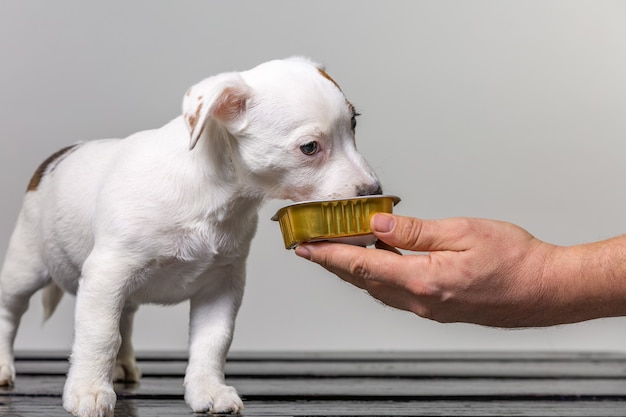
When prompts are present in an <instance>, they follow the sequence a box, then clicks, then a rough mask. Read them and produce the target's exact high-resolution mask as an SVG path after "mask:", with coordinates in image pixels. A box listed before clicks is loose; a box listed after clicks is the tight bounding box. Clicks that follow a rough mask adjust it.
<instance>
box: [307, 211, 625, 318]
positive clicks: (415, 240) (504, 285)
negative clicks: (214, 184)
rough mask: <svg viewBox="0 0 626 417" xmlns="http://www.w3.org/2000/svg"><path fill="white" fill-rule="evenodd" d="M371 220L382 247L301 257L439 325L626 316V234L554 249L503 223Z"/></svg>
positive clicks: (320, 247) (325, 245)
mask: <svg viewBox="0 0 626 417" xmlns="http://www.w3.org/2000/svg"><path fill="white" fill-rule="evenodd" d="M371 227H372V230H373V232H374V234H375V235H376V237H377V238H378V239H379V243H378V244H377V248H376V249H372V248H362V247H357V246H350V245H344V244H340V243H330V242H319V243H306V244H302V245H300V246H298V247H297V248H296V254H297V255H298V256H301V257H303V258H305V259H308V260H310V261H312V262H315V263H318V264H320V265H321V266H323V267H324V268H326V269H327V270H329V271H330V272H333V273H334V274H336V275H337V276H339V277H340V278H341V279H343V280H345V281H347V282H349V283H351V284H353V285H355V286H357V287H359V288H362V289H364V290H366V291H367V292H368V293H370V294H371V295H372V296H373V297H375V298H377V299H379V300H381V301H382V302H384V303H385V304H388V305H390V306H392V307H396V308H399V309H402V310H407V311H411V312H413V313H415V314H417V315H419V316H421V317H425V318H428V319H432V320H436V321H439V322H466V323H476V324H481V325H486V326H493V327H506V328H514V327H541V326H550V325H556V324H564V323H573V322H579V321H585V320H590V319H595V318H600V317H612V316H622V315H626V302H625V301H626V236H620V237H616V238H613V239H609V240H605V241H601V242H595V243H590V244H582V245H576V246H557V245H553V244H549V243H546V242H543V241H541V240H539V239H537V238H535V237H534V236H532V235H531V234H530V233H528V232H527V231H526V230H524V229H522V228H521V227H518V226H516V225H514V224H511V223H506V222H501V221H495V220H487V219H476V218H451V219H444V220H422V219H417V218H412V217H403V216H397V215H392V214H377V215H375V216H373V218H372V220H371ZM394 248H399V249H403V250H405V254H404V255H402V254H401V253H400V251H397V250H395V249H394ZM381 249H387V250H381ZM406 251H409V252H406Z"/></svg>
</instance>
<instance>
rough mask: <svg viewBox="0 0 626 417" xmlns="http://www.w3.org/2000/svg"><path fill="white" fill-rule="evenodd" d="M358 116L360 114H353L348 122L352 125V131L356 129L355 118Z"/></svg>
mask: <svg viewBox="0 0 626 417" xmlns="http://www.w3.org/2000/svg"><path fill="white" fill-rule="evenodd" d="M360 115H361V114H360V113H354V114H353V115H352V120H350V123H351V124H352V130H354V129H356V117H357V116H360Z"/></svg>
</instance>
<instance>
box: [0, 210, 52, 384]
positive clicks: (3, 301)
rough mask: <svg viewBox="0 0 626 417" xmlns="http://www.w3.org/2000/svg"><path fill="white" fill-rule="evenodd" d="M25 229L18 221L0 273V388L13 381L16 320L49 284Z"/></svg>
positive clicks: (32, 241) (45, 271)
mask: <svg viewBox="0 0 626 417" xmlns="http://www.w3.org/2000/svg"><path fill="white" fill-rule="evenodd" d="M26 229H27V228H26V227H25V226H24V225H23V224H22V223H20V222H18V225H17V227H16V229H15V232H14V233H13V236H12V237H11V241H10V242H9V248H8V250H7V254H6V258H5V262H4V265H3V267H2V271H1V272H0V386H3V385H12V384H13V383H14V381H15V367H14V364H13V362H14V353H13V344H14V342H15V336H16V334H17V329H18V326H19V323H20V320H21V318H22V315H23V314H24V313H25V312H26V310H27V309H28V305H29V301H30V298H31V296H32V295H33V294H34V293H35V292H37V291H38V290H39V289H41V288H43V287H44V286H45V285H46V284H48V283H49V282H50V277H49V276H48V274H47V270H46V267H45V265H44V263H43V261H42V260H41V259H40V257H39V256H38V254H37V253H35V251H34V250H33V248H36V247H37V245H36V244H34V240H33V239H30V238H29V233H27V230H26Z"/></svg>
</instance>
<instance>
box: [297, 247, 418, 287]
mask: <svg viewBox="0 0 626 417" xmlns="http://www.w3.org/2000/svg"><path fill="white" fill-rule="evenodd" d="M296 254H297V255H298V256H301V257H304V258H306V259H308V260H310V261H312V262H315V263H317V264H319V265H321V266H323V267H324V268H326V269H327V270H329V271H330V272H332V273H334V274H336V275H338V276H339V277H340V278H342V279H343V280H345V281H348V282H350V283H352V284H354V285H356V286H358V287H359V288H364V286H365V285H366V283H365V282H366V281H380V282H384V283H386V284H387V285H397V286H405V285H406V284H407V280H409V279H411V277H412V276H415V272H417V271H414V270H413V271H412V270H411V269H412V268H413V267H415V266H417V265H416V262H415V261H416V260H417V258H420V257H417V256H412V257H408V258H405V257H402V256H398V254H396V253H394V252H390V251H387V250H377V249H366V248H361V247H358V246H352V245H344V244H340V243H327V242H326V243H322V242H320V243H308V244H304V245H300V246H298V248H297V249H296ZM409 258H413V259H409ZM417 276H419V275H417Z"/></svg>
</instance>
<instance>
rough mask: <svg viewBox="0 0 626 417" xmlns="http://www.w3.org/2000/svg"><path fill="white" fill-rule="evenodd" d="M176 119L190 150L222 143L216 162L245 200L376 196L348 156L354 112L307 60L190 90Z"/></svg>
mask: <svg viewBox="0 0 626 417" xmlns="http://www.w3.org/2000/svg"><path fill="white" fill-rule="evenodd" d="M183 111H184V119H185V121H186V123H187V126H188V128H189V131H190V148H192V149H193V148H194V146H195V145H196V143H197V142H198V141H199V140H200V139H201V138H202V139H201V140H202V141H203V142H204V141H206V142H207V144H209V145H210V143H211V141H214V140H220V139H216V137H217V138H220V137H221V138H222V140H226V141H228V142H229V144H228V146H223V145H222V146H220V149H222V150H223V149H228V150H229V152H230V154H229V155H224V156H223V157H224V158H228V159H229V160H230V161H232V163H233V166H234V170H235V172H236V173H237V176H238V177H239V180H240V181H241V182H242V183H245V184H246V185H247V186H248V187H249V191H250V192H254V193H259V195H261V196H263V197H269V198H280V199H289V200H294V201H302V200H313V199H328V198H341V197H353V196H357V195H371V194H380V193H382V190H381V186H380V182H379V181H378V179H377V178H376V175H375V174H374V173H373V172H372V170H371V169H370V167H369V166H368V164H367V163H366V162H365V160H364V158H363V157H362V156H361V155H360V154H359V152H358V151H357V149H356V144H355V127H356V116H357V114H356V112H355V109H354V107H353V106H352V105H351V104H350V103H349V102H348V100H347V99H346V97H345V96H344V94H343V92H342V91H341V89H340V88H339V86H338V85H337V84H336V83H335V81H333V80H332V78H330V76H328V75H327V74H326V72H325V71H324V70H323V69H322V68H321V67H319V66H318V65H316V64H314V63H312V62H311V61H309V60H307V59H304V58H291V59H287V60H277V61H270V62H267V63H265V64H261V65H259V66H257V67H255V68H253V69H251V70H249V71H245V72H242V73H228V74H221V75H218V76H216V77H211V78H209V79H207V80H205V81H203V82H201V83H199V84H197V85H196V86H194V87H192V88H191V89H190V91H189V92H188V94H187V96H186V97H185V101H184V103H183ZM220 132H222V133H223V132H226V134H225V135H223V134H221V133H220ZM223 138H226V139H223ZM198 150H199V149H196V150H194V151H198Z"/></svg>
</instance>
